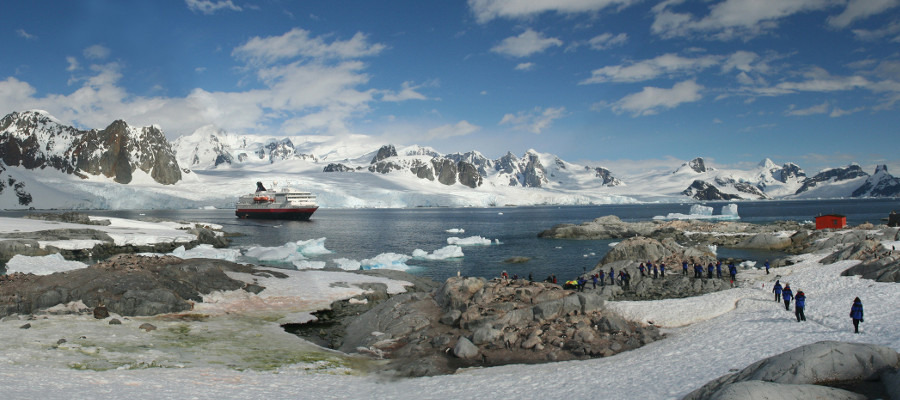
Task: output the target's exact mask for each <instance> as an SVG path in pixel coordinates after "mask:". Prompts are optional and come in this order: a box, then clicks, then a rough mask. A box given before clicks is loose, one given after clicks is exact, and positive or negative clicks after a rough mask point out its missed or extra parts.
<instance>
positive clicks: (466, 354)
mask: <svg viewBox="0 0 900 400" xmlns="http://www.w3.org/2000/svg"><path fill="white" fill-rule="evenodd" d="M478 354H479V351H478V347H477V346H475V345H474V344H472V342H471V341H469V339H466V337H465V336H460V337H459V340H457V341H456V346H453V355H454V356H457V357H459V358H463V359H469V358H475V357H478Z"/></svg>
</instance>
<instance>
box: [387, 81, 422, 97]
mask: <svg viewBox="0 0 900 400" xmlns="http://www.w3.org/2000/svg"><path fill="white" fill-rule="evenodd" d="M422 86H423V85H413V83H412V82H409V81H407V82H403V84H402V89H400V91H399V92H392V91H386V92H385V93H384V94H383V95H382V96H381V100H383V101H406V100H427V99H428V97H426V96H425V95H424V94H422V93H419V92H417V91H416V90H418V89H419V88H421V87H422Z"/></svg>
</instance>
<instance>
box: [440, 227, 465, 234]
mask: <svg viewBox="0 0 900 400" xmlns="http://www.w3.org/2000/svg"><path fill="white" fill-rule="evenodd" d="M444 232H447V233H466V230H465V229H462V228H450V229H447V230H446V231H444Z"/></svg>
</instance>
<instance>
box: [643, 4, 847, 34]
mask: <svg viewBox="0 0 900 400" xmlns="http://www.w3.org/2000/svg"><path fill="white" fill-rule="evenodd" d="M680 3H681V1H667V2H663V3H660V4H659V5H657V6H655V7H654V8H653V11H654V12H655V14H656V15H655V16H654V21H653V25H652V26H651V31H652V32H653V33H655V34H657V35H660V36H662V37H665V38H672V37H678V36H688V35H691V34H695V33H697V34H701V35H708V36H710V37H712V38H716V39H721V40H728V39H732V38H735V37H742V38H749V37H753V36H757V35H760V34H762V33H765V32H767V31H769V30H772V29H774V28H775V27H777V26H778V23H779V22H780V20H782V19H784V18H786V17H788V16H791V15H794V14H798V13H803V12H810V11H818V10H823V9H827V8H830V7H833V6H835V5H837V4H840V1H839V0H753V1H747V0H724V1H720V2H716V3H714V4H712V5H711V6H709V14H708V15H706V16H703V17H698V16H696V15H693V14H690V13H686V12H676V11H673V8H674V7H673V6H677V5H680Z"/></svg>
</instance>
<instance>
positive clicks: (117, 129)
mask: <svg viewBox="0 0 900 400" xmlns="http://www.w3.org/2000/svg"><path fill="white" fill-rule="evenodd" d="M372 143H374V142H373V141H372V138H369V137H361V136H355V137H340V138H337V137H323V136H292V137H277V136H255V135H254V136H249V135H235V134H232V133H228V132H224V131H221V130H218V129H216V128H215V127H211V126H207V127H203V128H201V129H198V130H197V131H195V132H194V133H193V134H191V135H185V136H181V137H179V138H177V139H175V140H174V141H172V142H170V141H168V140H167V139H166V137H165V135H164V133H163V132H162V130H161V129H160V128H159V127H157V126H148V127H140V128H136V127H131V126H129V125H128V124H127V123H126V122H125V121H121V120H118V121H114V122H112V123H111V124H110V125H109V126H108V127H106V128H105V129H102V130H96V129H92V130H80V129H77V128H75V127H72V126H67V125H65V124H63V123H61V122H60V121H58V120H57V119H56V118H54V117H53V116H51V115H49V114H48V113H46V112H44V111H25V112H13V113H10V114H8V115H6V116H5V117H3V119H0V161H2V164H0V206H2V207H4V208H29V207H34V208H75V209H78V208H82V209H84V208H101V209H107V208H112V209H126V208H130V209H142V208H194V207H219V208H228V207H231V206H233V203H234V201H235V199H236V198H237V196H239V195H241V194H244V193H245V192H249V191H252V190H253V188H255V182H256V181H263V182H270V184H275V185H285V186H296V187H299V188H301V189H306V190H310V191H312V192H314V193H316V194H317V195H318V197H319V202H320V204H321V205H322V206H324V207H415V206H425V207H429V206H448V207H465V206H476V207H486V206H504V205H539V204H559V205H564V204H566V205H567V204H607V203H636V202H645V201H685V200H697V201H709V200H766V199H805V198H841V197H894V196H898V195H900V178H896V177H894V176H892V175H891V174H890V173H889V172H888V170H887V166H886V165H879V166H877V167H876V169H875V171H874V173H873V174H871V175H870V174H868V173H866V172H865V171H863V169H862V168H861V167H860V166H859V165H857V164H850V165H847V166H843V167H838V168H829V169H826V170H822V171H819V172H818V173H816V174H814V175H812V176H809V175H807V173H806V172H805V171H804V170H803V169H802V168H800V166H798V165H797V164H795V163H785V164H782V165H777V164H775V163H773V162H772V161H771V160H769V159H765V160H763V161H762V162H760V163H759V164H758V165H757V166H756V167H754V168H751V169H745V170H738V169H716V168H712V167H710V166H708V165H707V162H706V161H705V160H704V159H703V158H701V157H697V158H694V159H692V160H689V161H686V162H684V163H683V164H682V165H680V166H678V167H677V168H675V169H674V170H668V171H659V170H652V171H650V170H648V171H646V172H642V173H639V174H634V175H631V176H617V175H616V174H615V171H614V170H611V169H609V168H606V167H605V166H602V165H593V164H591V165H588V164H576V163H571V162H568V161H565V160H562V159H560V158H559V157H557V156H555V155H553V154H546V153H541V152H538V151H536V150H528V151H527V152H525V154H523V155H522V156H521V157H520V156H516V155H514V154H512V153H507V154H506V155H504V156H502V157H500V158H497V159H490V158H487V157H485V156H484V155H482V154H481V153H479V152H478V151H470V152H466V153H453V154H442V153H440V152H438V151H436V150H435V149H432V148H430V147H423V146H417V145H412V146H395V145H391V144H384V145H380V146H378V145H372Z"/></svg>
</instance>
